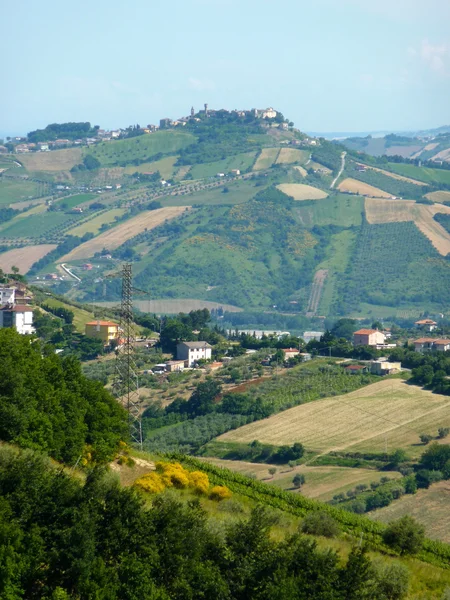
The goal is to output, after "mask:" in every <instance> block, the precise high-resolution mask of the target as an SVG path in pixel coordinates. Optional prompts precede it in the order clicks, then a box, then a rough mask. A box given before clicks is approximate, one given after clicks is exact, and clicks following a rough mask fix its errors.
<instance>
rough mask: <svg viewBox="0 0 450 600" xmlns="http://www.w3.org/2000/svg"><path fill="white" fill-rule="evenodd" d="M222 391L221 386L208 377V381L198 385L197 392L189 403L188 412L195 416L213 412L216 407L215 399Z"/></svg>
mask: <svg viewBox="0 0 450 600" xmlns="http://www.w3.org/2000/svg"><path fill="white" fill-rule="evenodd" d="M221 391H222V386H221V384H220V383H219V382H218V381H217V380H215V379H213V378H212V377H208V378H207V379H206V381H203V382H202V383H199V384H198V385H197V388H196V390H195V391H194V392H193V394H192V396H191V397H190V398H189V400H188V402H187V405H186V409H187V411H188V412H189V413H190V414H192V415H195V416H198V415H206V414H208V413H210V412H212V411H213V410H214V407H215V399H216V398H217V396H219V394H220V392H221Z"/></svg>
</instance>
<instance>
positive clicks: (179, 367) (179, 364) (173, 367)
mask: <svg viewBox="0 0 450 600" xmlns="http://www.w3.org/2000/svg"><path fill="white" fill-rule="evenodd" d="M166 370H167V371H168V372H169V373H179V372H181V371H184V360H169V361H167V363H166Z"/></svg>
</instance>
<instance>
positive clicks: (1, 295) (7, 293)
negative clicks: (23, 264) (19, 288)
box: [0, 287, 16, 305]
mask: <svg viewBox="0 0 450 600" xmlns="http://www.w3.org/2000/svg"><path fill="white" fill-rule="evenodd" d="M15 299H16V289H15V288H8V287H2V288H0V305H3V304H14V302H15Z"/></svg>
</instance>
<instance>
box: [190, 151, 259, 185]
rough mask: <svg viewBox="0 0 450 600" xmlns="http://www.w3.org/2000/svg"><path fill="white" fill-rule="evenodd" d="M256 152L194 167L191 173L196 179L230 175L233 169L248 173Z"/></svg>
mask: <svg viewBox="0 0 450 600" xmlns="http://www.w3.org/2000/svg"><path fill="white" fill-rule="evenodd" d="M255 156H256V152H245V153H243V154H236V155H235V156H229V157H228V158H224V159H223V160H218V161H216V162H211V163H204V164H198V165H194V166H193V167H192V168H191V170H190V173H191V175H192V177H193V178H194V179H204V178H205V177H214V176H215V175H217V173H225V175H227V174H228V175H229V174H230V172H231V170H232V169H239V170H240V171H247V170H248V169H249V168H250V167H251V166H252V164H253V161H254V160H255Z"/></svg>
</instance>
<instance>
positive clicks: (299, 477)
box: [292, 473, 305, 489]
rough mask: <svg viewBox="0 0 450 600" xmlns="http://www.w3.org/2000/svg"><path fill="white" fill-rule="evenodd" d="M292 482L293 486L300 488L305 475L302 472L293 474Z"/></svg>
mask: <svg viewBox="0 0 450 600" xmlns="http://www.w3.org/2000/svg"><path fill="white" fill-rule="evenodd" d="M292 483H293V484H294V487H295V488H297V489H299V488H301V487H302V485H303V484H304V483H305V476H304V475H303V473H297V474H296V475H294V478H293V479H292Z"/></svg>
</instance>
